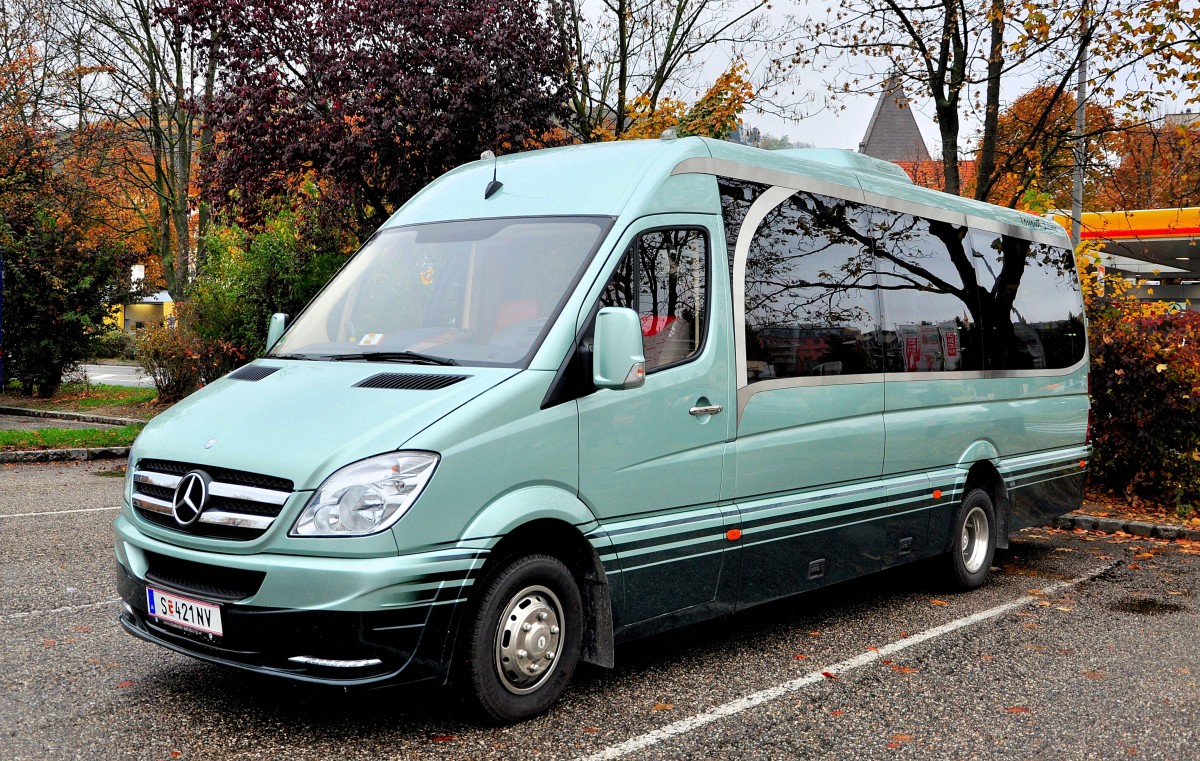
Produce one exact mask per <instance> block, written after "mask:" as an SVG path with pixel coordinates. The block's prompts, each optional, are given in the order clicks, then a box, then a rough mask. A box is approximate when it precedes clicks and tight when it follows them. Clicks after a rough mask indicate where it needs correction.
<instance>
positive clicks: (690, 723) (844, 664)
mask: <svg viewBox="0 0 1200 761" xmlns="http://www.w3.org/2000/svg"><path fill="white" fill-rule="evenodd" d="M1115 565H1116V563H1112V564H1109V565H1107V566H1104V567H1103V568H1100V569H1097V570H1095V571H1092V572H1090V573H1088V574H1085V575H1083V576H1080V577H1079V578H1077V579H1071V580H1070V581H1060V582H1058V583H1056V584H1050V585H1049V586H1046V587H1043V588H1042V593H1043V594H1053V593H1055V592H1058V591H1060V590H1063V589H1067V588H1069V587H1073V586H1075V585H1077V584H1081V583H1083V582H1085V581H1088V580H1089V579H1094V578H1096V577H1097V576H1099V575H1100V574H1102V573H1104V572H1105V571H1107V570H1109V569H1110V568H1113V567H1114V566H1115ZM1037 599H1038V598H1037V597H1035V596H1033V595H1027V596H1025V597H1022V598H1020V599H1018V600H1013V601H1011V602H1006V603H1004V604H1003V605H997V606H996V607H994V608H989V609H987V610H985V611H981V612H979V613H975V614H973V615H970V616H966V617H964V618H959V619H957V620H954V621H951V622H949V623H946V624H942V625H941V626H935V627H934V628H932V629H926V630H925V631H923V632H920V633H918V634H914V635H912V636H910V637H905V638H904V639H902V640H897V641H895V642H892V643H891V644H888V645H884V646H883V647H881V648H879V649H878V650H871V651H868V652H865V653H863V654H862V655H858V656H855V657H853V658H850V659H848V660H844V661H841V662H840V663H834V664H833V665H830V666H825V667H824V668H821V669H818V670H816V671H811V672H809V673H807V674H805V675H804V676H802V677H800V678H798V679H793V680H792V681H790V682H784V683H783V684H780V685H776V686H775V687H769V688H767V689H765V690H761V691H759V692H755V693H751V694H750V695H747V696H745V697H743V698H739V699H737V700H734V701H731V702H729V703H725V704H723V705H719V706H717V707H716V708H710V709H709V710H707V711H705V712H703V713H698V714H696V715H695V716H690V717H688V718H686V719H681V720H679V721H676V722H673V723H671V724H668V725H666V726H665V727H662V728H661V729H656V730H654V731H652V732H647V733H646V734H644V735H640V736H638V737H633V738H630V739H628V740H626V741H625V742H623V743H619V744H617V745H611V746H609V747H607V748H605V749H604V750H602V751H600V752H598V753H593V754H592V755H590V756H584V757H583V758H582V759H581V761H607V760H608V759H615V758H621V757H622V756H627V755H629V754H630V753H635V752H637V751H639V750H645V749H646V748H649V747H650V746H652V745H657V744H659V743H661V742H664V741H666V740H669V739H671V738H672V737H678V736H679V735H684V734H687V733H688V732H691V731H692V730H693V729H698V728H700V727H703V726H704V725H706V724H711V723H712V722H714V721H717V720H718V719H724V718H726V717H728V716H733V715H735V714H739V713H741V712H742V711H747V710H749V709H751V708H754V707H755V706H759V705H762V704H763V703H767V702H769V701H772V700H775V699H777V698H781V697H783V696H784V695H788V694H790V693H793V692H797V691H798V690H801V689H803V688H805V687H807V686H809V685H812V684H818V683H820V682H823V681H825V680H826V679H828V677H826V676H825V673H826V672H827V673H830V674H834V675H840V674H844V673H846V672H847V671H853V670H854V669H858V668H862V667H863V666H866V665H869V664H871V663H874V662H876V661H880V660H883V659H884V658H887V657H888V656H889V655H892V654H894V653H898V652H900V651H901V650H907V649H908V648H910V647H913V646H914V645H919V644H921V643H922V642H928V641H929V640H931V639H936V638H938V637H941V636H942V635H945V634H949V633H951V632H954V631H958V630H959V629H963V628H965V627H968V626H973V625H975V624H977V623H980V622H981V621H987V620H988V619H991V618H995V617H996V616H1001V615H1003V614H1005V613H1007V612H1009V611H1010V610H1014V609H1016V608H1020V607H1022V606H1024V605H1028V604H1029V603H1031V602H1033V601H1034V600H1037Z"/></svg>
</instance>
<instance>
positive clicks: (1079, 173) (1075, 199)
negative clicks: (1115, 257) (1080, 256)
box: [1071, 0, 1090, 245]
mask: <svg viewBox="0 0 1200 761" xmlns="http://www.w3.org/2000/svg"><path fill="white" fill-rule="evenodd" d="M1089 15H1090V14H1089V13H1088V4H1087V2H1086V0H1085V2H1084V3H1083V4H1082V5H1081V7H1080V9H1079V68H1078V70H1077V72H1076V73H1077V77H1076V80H1075V176H1074V179H1073V181H1072V183H1071V237H1072V238H1073V239H1074V241H1075V244H1076V245H1078V244H1079V234H1080V232H1081V231H1082V219H1083V165H1084V162H1086V161H1087V145H1086V144H1085V140H1086V139H1085V138H1084V132H1085V131H1086V129H1087V119H1086V115H1087V44H1088V37H1089V36H1090V35H1089V34H1088V24H1089V22H1090V19H1089V18H1088V17H1089Z"/></svg>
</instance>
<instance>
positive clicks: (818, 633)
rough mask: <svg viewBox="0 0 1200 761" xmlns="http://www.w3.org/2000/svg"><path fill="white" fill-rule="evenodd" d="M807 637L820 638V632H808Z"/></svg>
mask: <svg viewBox="0 0 1200 761" xmlns="http://www.w3.org/2000/svg"><path fill="white" fill-rule="evenodd" d="M808 636H810V637H820V636H821V632H809V633H808Z"/></svg>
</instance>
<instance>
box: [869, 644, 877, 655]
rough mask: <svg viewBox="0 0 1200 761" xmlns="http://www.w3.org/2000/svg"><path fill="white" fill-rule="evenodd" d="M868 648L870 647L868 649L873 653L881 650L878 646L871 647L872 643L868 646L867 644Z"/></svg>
mask: <svg viewBox="0 0 1200 761" xmlns="http://www.w3.org/2000/svg"><path fill="white" fill-rule="evenodd" d="M867 649H868V650H870V651H871V652H873V653H878V652H879V648H877V647H871V646H870V645H868V646H867Z"/></svg>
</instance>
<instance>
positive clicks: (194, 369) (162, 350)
mask: <svg viewBox="0 0 1200 761" xmlns="http://www.w3.org/2000/svg"><path fill="white" fill-rule="evenodd" d="M176 317H177V319H176V322H175V327H167V326H165V325H160V326H155V327H152V328H145V329H143V330H141V331H139V332H138V335H137V363H138V365H140V366H141V368H142V369H143V370H145V371H146V375H148V376H150V379H151V380H153V381H154V388H155V389H157V390H158V400H159V401H160V402H162V403H164V404H173V403H174V402H177V401H179V400H180V399H182V398H183V397H185V396H187V395H188V394H190V393H192V392H193V391H195V390H196V389H197V388H199V387H200V386H203V385H205V384H207V383H212V382H213V381H215V380H216V379H217V378H220V377H221V376H222V375H225V374H226V373H228V372H230V371H232V370H234V369H236V368H237V367H238V366H239V365H240V364H242V363H243V362H245V361H246V354H245V353H244V352H243V351H242V350H241V349H240V348H239V347H237V346H235V345H233V344H232V343H230V342H229V341H226V340H224V339H209V338H204V337H203V336H200V335H199V334H197V333H196V331H195V329H194V328H193V326H192V321H191V314H190V312H189V310H188V309H187V308H186V307H185V306H184V305H180V306H179V307H177V311H176Z"/></svg>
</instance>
